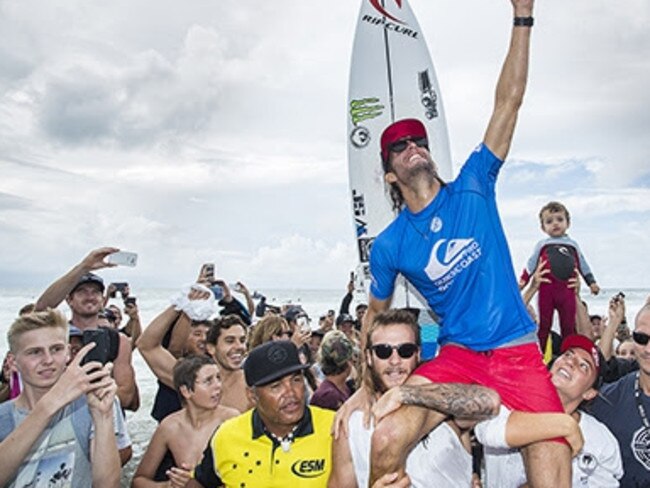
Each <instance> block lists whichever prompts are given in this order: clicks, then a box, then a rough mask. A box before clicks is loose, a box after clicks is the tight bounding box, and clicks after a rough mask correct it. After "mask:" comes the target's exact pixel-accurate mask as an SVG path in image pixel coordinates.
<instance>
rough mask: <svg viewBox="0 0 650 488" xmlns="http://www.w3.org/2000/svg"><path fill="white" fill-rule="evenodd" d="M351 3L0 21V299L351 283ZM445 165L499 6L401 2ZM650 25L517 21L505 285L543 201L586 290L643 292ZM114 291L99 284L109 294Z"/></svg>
mask: <svg viewBox="0 0 650 488" xmlns="http://www.w3.org/2000/svg"><path fill="white" fill-rule="evenodd" d="M358 6H359V2H358V1H357V2H352V1H345V2H311V1H305V2H295V1H288V0H276V1H275V2H248V3H247V2H244V3H242V2H236V1H234V0H219V1H217V0H203V1H193V2H184V3H179V2H176V1H170V0H166V1H155V2H154V1H150V0H141V1H139V2H126V1H114V2H100V1H96V0H91V1H88V0H83V1H81V0H55V1H52V2H41V1H36V0H0V32H2V33H3V34H2V36H3V43H2V45H1V46H0V246H1V248H2V250H3V251H4V252H2V253H1V254H0V285H5V286H11V285H35V286H41V285H44V284H46V283H47V282H49V281H50V280H52V279H53V278H54V277H55V276H58V275H60V274H61V273H62V272H63V271H64V270H66V269H67V268H69V267H70V266H72V265H73V264H74V263H76V262H77V261H78V260H79V259H81V257H83V256H84V255H85V254H86V253H87V251H88V250H90V249H92V248H94V247H99V246H102V245H116V246H119V247H121V248H123V249H127V250H134V251H137V252H138V253H139V254H140V264H139V266H138V268H137V269H136V270H120V271H119V272H118V271H115V270H111V271H110V272H109V273H107V274H108V275H109V276H111V277H112V276H115V277H118V276H120V277H125V278H126V279H128V280H130V281H131V282H133V283H139V284H141V285H143V286H157V285H160V286H167V285H176V284H178V283H182V282H186V281H188V280H189V279H191V278H192V277H193V276H194V275H195V273H196V269H197V268H198V266H199V265H200V263H202V262H204V261H208V260H210V261H215V262H216V263H217V267H218V271H219V273H220V274H221V275H223V276H224V277H225V278H226V279H228V280H229V281H234V280H236V279H243V280H245V281H246V282H247V283H248V284H249V285H251V286H252V287H275V288H342V287H343V286H344V284H345V282H346V280H347V273H348V271H349V270H350V269H352V268H353V267H354V265H355V244H354V239H353V235H354V232H353V226H352V219H351V215H350V208H349V202H348V187H347V168H346V135H345V130H346V129H345V127H346V126H345V120H346V118H345V115H346V114H345V108H346V107H345V106H346V96H347V94H346V92H347V76H348V70H349V59H350V52H351V47H352V40H353V34H354V27H355V23H356V16H357V11H358ZM411 6H412V8H413V9H414V10H415V12H416V14H417V15H418V18H419V20H420V24H421V27H422V29H423V31H424V34H425V37H426V38H427V40H428V42H429V45H430V49H431V52H432V55H433V58H434V63H435V64H436V69H437V71H438V78H439V81H440V84H441V88H442V93H443V98H444V102H445V108H446V113H447V117H448V120H447V122H448V125H449V133H450V138H451V146H452V155H453V158H454V161H455V162H456V164H458V163H460V162H462V161H463V160H464V158H465V156H466V155H467V154H468V153H469V151H470V150H471V149H472V148H473V146H474V145H475V144H476V143H477V142H478V141H479V140H480V138H481V137H482V135H483V132H484V130H485V126H486V124H487V120H488V117H489V114H490V111H491V108H492V100H493V91H494V85H495V82H496V78H497V76H498V72H499V69H500V66H501V62H502V59H503V56H504V54H505V51H506V48H507V42H508V37H509V23H510V16H511V8H510V6H509V2H507V1H505V0H488V1H486V0H466V1H463V2H458V1H455V0H412V1H411ZM649 24H650V4H648V2H647V1H645V0H628V1H627V2H625V6H624V7H622V6H621V4H620V2H611V1H607V0H590V1H578V2H564V1H560V0H547V1H544V2H538V5H537V10H536V25H535V27H534V33H533V47H532V62H531V72H530V81H529V88H528V93H527V96H526V101H525V104H524V107H523V111H522V113H521V116H520V119H519V125H518V128H517V132H516V135H515V143H514V145H513V149H512V151H511V155H510V161H509V162H508V164H507V166H506V168H505V169H504V171H503V172H502V176H501V181H500V183H499V187H498V192H499V202H500V207H501V210H502V215H503V219H504V225H505V227H506V229H507V233H508V236H509V239H510V242H511V247H512V252H513V259H514V265H515V267H517V268H520V267H521V266H522V265H523V263H524V262H525V260H526V258H527V256H528V253H529V252H530V251H531V250H532V247H533V245H534V243H535V242H536V241H537V240H538V239H540V238H541V237H542V234H541V231H540V230H539V227H538V221H537V212H538V209H539V207H540V206H541V205H543V204H544V203H545V202H546V201H548V200H551V199H559V200H561V201H563V202H565V203H566V204H567V205H568V207H569V209H570V210H571V212H572V216H573V225H572V229H571V235H572V236H573V237H574V238H575V239H576V240H578V241H579V242H580V244H581V246H582V247H583V251H584V252H585V254H586V256H587V259H588V260H589V262H590V264H591V267H592V269H593V270H594V272H595V274H596V276H597V278H598V280H599V282H600V284H601V286H605V287H624V286H626V287H633V286H636V287H644V286H648V276H650V264H649V263H650V260H649V259H648V258H647V256H646V255H645V252H647V250H648V249H650V232H648V229H649V228H650V169H649V168H650V167H649V166H648V163H647V160H648V159H649V158H650V151H649V149H650V148H649V140H650V139H649V138H648V136H647V134H648V133H650V110H649V108H650V103H649V102H650V90H648V86H649V83H650V56H649V54H650V25H649ZM120 273H121V274H120Z"/></svg>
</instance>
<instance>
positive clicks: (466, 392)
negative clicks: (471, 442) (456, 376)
mask: <svg viewBox="0 0 650 488" xmlns="http://www.w3.org/2000/svg"><path fill="white" fill-rule="evenodd" d="M400 390H401V392H402V403H403V404H405V405H416V406H419V407H425V408H429V409H432V410H437V411H438V412H441V413H444V414H447V415H451V416H453V417H458V418H462V419H471V420H484V419H487V418H490V417H494V416H495V415H496V414H497V413H498V411H499V406H500V399H499V395H498V394H497V393H496V392H495V391H494V390H491V389H489V388H485V387H484V386H478V385H466V384H459V383H434V384H431V385H417V386H415V385H402V386H401V387H400Z"/></svg>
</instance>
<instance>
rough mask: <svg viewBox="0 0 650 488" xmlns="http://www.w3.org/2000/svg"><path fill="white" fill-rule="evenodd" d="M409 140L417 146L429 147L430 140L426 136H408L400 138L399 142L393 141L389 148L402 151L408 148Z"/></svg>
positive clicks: (397, 151) (398, 151) (396, 151)
mask: <svg viewBox="0 0 650 488" xmlns="http://www.w3.org/2000/svg"><path fill="white" fill-rule="evenodd" d="M409 142H412V143H413V144H415V145H416V146H417V147H426V148H427V149H429V141H428V140H427V138H426V137H407V138H405V139H400V140H399V141H397V142H393V143H392V144H391V145H390V146H388V148H389V149H390V150H391V151H392V152H394V153H401V152H402V151H404V149H406V147H407V146H408V144H409Z"/></svg>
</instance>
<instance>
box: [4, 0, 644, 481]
mask: <svg viewBox="0 0 650 488" xmlns="http://www.w3.org/2000/svg"><path fill="white" fill-rule="evenodd" d="M511 3H512V6H513V14H514V21H513V27H512V34H511V42H510V47H509V50H508V54H507V56H506V59H505V62H504V64H503V68H502V71H501V74H500V76H499V80H498V82H497V88H496V97H495V104H494V109H493V112H492V115H491V118H490V121H489V123H488V126H487V129H486V132H485V135H484V137H483V140H482V142H481V143H480V144H479V145H478V147H477V148H476V149H475V150H474V151H473V152H472V154H471V155H470V156H469V158H468V160H467V162H466V163H465V164H464V165H463V167H462V169H461V171H460V173H459V175H458V177H457V178H456V179H455V180H454V181H452V182H444V181H442V180H441V179H440V177H439V176H438V174H437V171H436V165H435V162H434V161H433V160H432V158H431V155H430V153H429V141H428V136H427V131H426V128H425V126H424V124H423V123H422V122H421V121H419V120H417V119H404V120H398V121H396V122H394V123H392V124H391V125H389V126H388V127H387V128H386V129H385V130H384V132H383V134H382V135H381V140H380V145H381V162H382V168H383V171H384V178H385V181H386V184H387V186H388V187H389V189H390V196H391V198H392V199H393V203H394V206H395V208H396V209H398V210H400V211H399V213H398V215H397V217H396V218H395V220H394V221H393V222H392V223H391V224H390V225H388V227H387V228H386V229H385V230H384V231H383V232H381V233H380V234H379V235H378V236H377V238H376V239H375V241H374V243H373V246H372V249H371V253H370V263H369V264H370V270H369V271H370V275H371V280H370V287H369V290H367V292H368V295H367V301H366V300H364V302H363V303H358V304H356V308H355V310H354V316H353V315H351V314H350V307H351V305H352V302H353V301H354V283H353V282H352V281H351V282H350V283H349V285H348V290H347V293H346V294H345V296H344V297H343V300H342V302H341V304H340V307H339V312H338V314H337V313H336V312H335V311H334V309H332V310H328V311H326V312H324V313H323V315H322V316H321V317H320V318H319V320H318V325H317V326H316V324H313V325H312V324H311V323H310V318H309V317H308V315H307V313H306V312H305V310H303V309H302V308H301V307H300V306H295V305H285V306H277V305H275V304H271V303H267V301H266V299H265V298H264V297H259V296H258V297H255V296H253V295H251V294H250V292H249V291H248V289H247V288H246V287H245V286H244V285H243V284H242V283H238V284H237V286H236V289H234V288H233V289H231V286H230V285H228V284H227V283H226V282H225V281H224V280H222V279H219V277H217V276H215V271H214V265H211V264H210V263H208V264H205V265H203V266H202V267H201V270H200V272H199V274H198V277H197V280H196V283H194V284H192V285H190V286H187V287H185V288H183V289H182V290H181V291H180V292H179V293H178V294H177V295H175V296H174V297H173V298H172V299H171V301H170V305H169V306H168V307H167V308H165V309H164V310H160V311H159V313H158V315H157V316H156V317H155V318H154V319H153V320H152V321H151V323H149V324H148V325H147V326H146V327H143V326H142V324H141V323H140V318H139V314H138V305H137V300H135V299H134V297H132V296H130V290H129V288H128V285H126V284H124V283H113V284H110V285H109V286H108V287H106V286H105V283H104V281H103V279H102V278H101V276H100V275H99V274H98V271H100V270H101V269H103V268H106V267H110V266H113V264H111V262H110V259H109V256H110V255H112V254H114V253H115V252H118V251H119V249H117V248H110V247H106V248H100V249H97V250H94V251H91V252H90V253H89V254H88V256H86V257H85V258H84V259H83V260H82V261H81V262H80V263H79V264H78V265H76V266H74V267H73V268H72V269H71V270H69V271H68V272H67V273H65V274H64V275H63V276H62V277H60V278H59V279H57V280H56V281H55V282H54V283H52V285H50V286H49V287H48V288H47V289H46V290H45V291H44V292H43V293H42V294H41V296H40V297H39V298H38V300H37V301H36V303H34V304H28V305H26V306H25V307H23V309H21V310H20V311H19V313H18V318H16V320H15V321H14V322H13V324H12V325H11V326H10V327H9V330H8V333H7V342H8V345H9V352H8V354H7V356H6V358H5V362H4V364H3V373H2V382H3V383H2V390H0V392H1V394H2V400H3V402H2V403H0V485H1V486H9V487H12V488H13V487H20V488H25V487H37V486H45V485H47V486H72V487H89V486H93V487H110V488H114V487H117V486H119V484H120V472H121V469H122V467H123V466H124V465H125V464H126V463H128V462H129V460H130V459H131V457H132V445H131V440H130V437H129V433H128V425H127V423H126V422H125V417H124V413H125V411H135V410H137V409H139V408H140V405H141V396H140V391H139V388H138V382H137V380H136V374H135V371H134V368H133V364H132V359H133V354H134V350H137V353H138V354H141V356H142V357H143V359H144V360H145V362H146V364H147V365H148V367H149V368H150V369H151V371H152V372H153V374H154V375H155V377H156V379H157V382H158V390H157V392H156V395H155V398H154V399H153V408H152V412H151V415H152V417H153V418H154V419H155V420H156V421H157V422H158V426H157V428H156V429H155V432H153V433H152V435H151V439H150V441H149V442H148V444H147V448H146V452H145V453H144V455H143V457H142V459H141V460H140V462H139V464H138V466H137V469H136V470H135V473H134V475H133V477H132V479H131V480H130V483H131V486H133V487H149V486H164V487H174V488H181V487H190V488H192V487H193V488H197V487H198V488H201V487H203V488H212V487H217V486H226V487H240V488H243V487H249V488H250V487H287V486H292V485H295V486H300V487H303V486H304V487H325V486H329V487H332V488H339V487H344V488H345V487H357V486H372V487H375V488H381V487H387V486H394V487H406V486H412V485H413V486H417V487H430V486H459V487H465V486H472V487H479V486H486V487H519V486H522V485H526V484H527V486H534V487H553V488H555V487H568V486H574V487H584V486H591V487H609V486H624V487H647V486H650V421H649V420H648V416H647V413H646V412H648V411H650V345H648V344H649V343H650V300H649V301H648V302H646V303H645V304H644V305H643V306H642V307H641V308H640V310H639V311H638V312H637V313H636V315H635V319H634V323H633V325H632V326H631V327H630V326H629V325H628V324H627V321H626V310H625V296H624V295H623V294H622V293H619V294H618V295H616V296H614V297H612V298H611V300H610V301H609V306H608V310H607V313H606V316H605V317H603V316H600V315H597V314H593V313H592V314H590V313H589V310H588V309H587V305H586V304H585V302H583V301H582V300H581V299H580V284H581V277H582V278H583V279H584V280H585V282H586V283H587V286H588V287H589V289H590V291H591V292H592V293H594V294H596V293H599V292H600V287H599V285H598V284H597V283H596V280H595V278H594V275H593V273H592V272H591V270H590V269H589V268H588V266H587V265H586V261H585V259H584V257H583V256H582V253H581V251H580V249H579V248H578V246H577V243H576V242H575V241H573V240H571V239H570V238H569V237H568V235H567V229H568V226H569V222H570V220H569V212H568V210H567V208H566V207H565V206H563V205H562V204H560V203H558V202H551V203H550V204H549V205H546V206H544V208H542V211H541V212H540V223H541V226H542V229H543V230H544V232H545V233H547V234H548V236H549V239H548V240H545V241H543V242H541V243H540V244H538V246H537V247H536V248H535V251H534V253H533V257H532V258H531V261H530V262H529V263H528V265H527V267H526V271H525V272H524V274H523V275H522V278H521V279H520V280H519V281H517V278H516V277H515V274H514V272H513V271H512V259H511V256H510V252H509V249H508V245H507V241H506V238H505V233H504V231H503V229H502V226H501V223H500V217H499V213H498V210H497V205H496V196H495V185H496V180H497V177H498V174H499V172H500V170H501V168H502V166H503V164H504V161H505V159H506V157H507V155H508V152H509V149H510V145H511V143H512V138H513V134H514V129H515V126H516V121H517V116H518V113H519V110H520V107H521V105H522V102H523V96H524V92H525V87H526V81H527V73H528V57H529V44H530V35H531V28H532V26H533V23H534V21H533V17H532V11H533V0H511ZM399 275H402V276H403V277H404V278H406V279H407V280H408V281H409V282H410V283H411V284H412V285H413V287H414V288H415V289H416V290H417V291H418V292H419V294H420V296H421V297H422V300H423V302H422V305H423V307H426V308H428V309H429V310H430V311H432V312H433V314H434V315H435V317H436V318H437V321H438V324H439V326H440V334H439V337H438V341H439V348H438V352H437V354H436V356H435V357H434V358H433V359H429V360H425V361H423V360H421V352H422V347H421V346H422V341H421V326H420V324H419V316H418V312H417V310H416V309H411V308H400V307H398V306H395V304H393V303H392V298H393V292H394V289H395V283H396V280H397V278H398V276H399ZM233 291H234V292H236V293H238V294H241V299H238V298H236V297H235V296H234V295H233ZM117 294H120V295H121V297H122V298H123V299H124V308H123V309H120V308H119V307H112V306H110V305H109V301H110V299H111V298H113V297H116V296H117ZM536 295H537V296H539V301H538V308H537V310H535V309H534V308H533V307H531V306H530V305H529V303H530V301H531V300H532V298H533V297H534V296H536ZM256 300H257V303H256ZM63 301H65V302H66V303H67V305H68V307H69V309H70V316H68V317H66V316H64V315H63V313H62V312H61V311H59V310H58V309H57V307H58V306H59V305H60V304H61V303H62V302H63ZM556 311H557V312H558V314H559V325H560V333H559V334H558V333H557V332H555V331H551V322H550V321H551V318H552V316H553V314H554V312H556ZM537 312H539V317H540V318H539V319H537ZM123 314H124V315H126V316H127V317H128V320H127V323H126V324H125V325H124V326H122V322H123V319H124V315H123ZM543 352H544V354H543Z"/></svg>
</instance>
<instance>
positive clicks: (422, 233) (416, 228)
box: [406, 215, 430, 241]
mask: <svg viewBox="0 0 650 488" xmlns="http://www.w3.org/2000/svg"><path fill="white" fill-rule="evenodd" d="M406 220H408V223H409V224H410V225H411V227H413V229H414V230H415V232H417V233H418V234H420V235H421V236H422V238H423V239H424V240H425V241H428V240H429V232H427V233H426V234H425V233H424V232H422V231H421V230H420V229H418V227H417V226H416V225H415V222H413V220H412V219H411V216H410V215H409V216H407V217H406ZM428 230H430V229H428Z"/></svg>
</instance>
